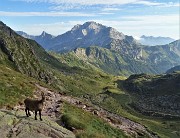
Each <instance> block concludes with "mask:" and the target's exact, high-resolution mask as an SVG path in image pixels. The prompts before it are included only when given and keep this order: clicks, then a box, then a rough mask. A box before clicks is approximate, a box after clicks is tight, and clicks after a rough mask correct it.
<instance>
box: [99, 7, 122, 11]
mask: <svg viewBox="0 0 180 138" xmlns="http://www.w3.org/2000/svg"><path fill="white" fill-rule="evenodd" d="M119 10H121V9H119V8H104V9H102V11H105V12H107V11H119Z"/></svg>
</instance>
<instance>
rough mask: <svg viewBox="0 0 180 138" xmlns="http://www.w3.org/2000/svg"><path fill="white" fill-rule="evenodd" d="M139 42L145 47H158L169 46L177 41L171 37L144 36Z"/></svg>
mask: <svg viewBox="0 0 180 138" xmlns="http://www.w3.org/2000/svg"><path fill="white" fill-rule="evenodd" d="M138 41H139V42H140V43H141V44H143V45H149V46H156V45H165V44H169V43H171V42H173V41H175V39H172V38H170V37H160V36H159V37H154V36H145V35H142V36H141V37H140V39H139V40H138Z"/></svg>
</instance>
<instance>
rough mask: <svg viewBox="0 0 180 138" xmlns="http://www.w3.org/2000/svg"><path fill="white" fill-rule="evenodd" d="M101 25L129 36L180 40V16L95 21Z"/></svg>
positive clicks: (132, 17)
mask: <svg viewBox="0 0 180 138" xmlns="http://www.w3.org/2000/svg"><path fill="white" fill-rule="evenodd" d="M95 21H96V22H99V23H101V24H104V25H107V26H111V27H114V28H116V29H117V30H118V31H120V32H123V33H124V34H127V35H133V36H137V37H139V36H141V35H143V34H144V35H152V36H168V37H172V38H175V39H179V37H180V36H179V29H180V27H179V15H178V14H173V15H149V16H129V17H121V18H119V19H118V20H114V21H108V20H95Z"/></svg>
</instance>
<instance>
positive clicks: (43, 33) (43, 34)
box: [40, 31, 49, 37]
mask: <svg viewBox="0 0 180 138" xmlns="http://www.w3.org/2000/svg"><path fill="white" fill-rule="evenodd" d="M46 35H49V34H48V33H46V32H45V31H43V32H42V33H41V35H40V36H41V37H45V36H46Z"/></svg>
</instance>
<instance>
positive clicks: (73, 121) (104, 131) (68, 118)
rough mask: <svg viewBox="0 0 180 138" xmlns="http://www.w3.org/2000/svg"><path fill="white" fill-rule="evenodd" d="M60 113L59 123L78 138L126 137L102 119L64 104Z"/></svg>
mask: <svg viewBox="0 0 180 138" xmlns="http://www.w3.org/2000/svg"><path fill="white" fill-rule="evenodd" d="M62 113H63V116H62V118H61V120H60V122H59V123H61V124H63V125H64V126H65V127H66V128H68V129H70V130H72V131H73V132H74V133H75V134H76V136H77V137H78V138H112V137H118V138H121V137H123V138H124V137H127V136H125V135H124V133H123V132H121V131H120V130H117V129H115V128H112V127H110V126H109V124H107V123H106V122H104V121H103V120H102V119H100V118H98V117H96V116H94V115H93V114H91V113H88V112H85V111H83V110H82V109H80V108H77V107H75V106H72V105H70V104H67V103H64V105H63V109H62Z"/></svg>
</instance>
